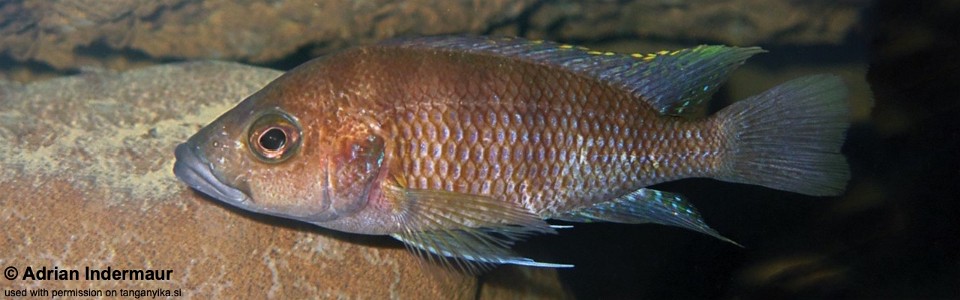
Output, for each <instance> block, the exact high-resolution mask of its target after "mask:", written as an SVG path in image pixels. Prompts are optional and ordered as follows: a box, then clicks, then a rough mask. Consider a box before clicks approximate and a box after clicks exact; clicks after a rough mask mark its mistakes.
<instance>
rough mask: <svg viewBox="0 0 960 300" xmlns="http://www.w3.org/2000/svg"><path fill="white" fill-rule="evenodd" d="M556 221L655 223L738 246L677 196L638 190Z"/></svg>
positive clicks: (567, 213) (571, 212) (558, 217)
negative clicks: (698, 233) (709, 224)
mask: <svg viewBox="0 0 960 300" xmlns="http://www.w3.org/2000/svg"><path fill="white" fill-rule="evenodd" d="M554 219H557V220H563V221H570V222H596V221H606V222H614V223H628V224H640V223H656V224H661V225H668V226H676V227H680V228H686V229H689V230H693V231H696V232H700V233H703V234H706V235H709V236H712V237H715V238H718V239H720V240H722V241H726V242H729V243H732V244H735V245H737V246H739V245H740V244H737V243H736V242H734V241H732V240H730V239H728V238H726V237H724V236H722V235H720V233H718V232H717V231H716V230H713V228H710V226H707V223H705V222H704V221H703V218H701V217H700V213H698V212H697V210H696V209H695V208H694V207H693V205H691V204H690V203H688V202H687V201H686V200H684V199H683V197H681V196H680V195H678V194H673V193H667V192H661V191H657V190H652V189H639V190H636V191H634V192H632V193H629V194H626V195H623V196H621V197H619V198H616V199H613V200H610V201H606V202H600V203H597V204H594V205H590V206H586V207H582V208H579V209H575V210H572V211H569V212H566V213H564V214H561V215H559V216H556V217H554Z"/></svg>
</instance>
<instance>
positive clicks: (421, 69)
mask: <svg viewBox="0 0 960 300" xmlns="http://www.w3.org/2000/svg"><path fill="white" fill-rule="evenodd" d="M762 51H763V50H761V49H759V48H735V47H725V46H699V47H696V48H690V49H683V50H677V51H669V52H668V51H661V52H658V53H654V54H646V55H640V54H632V55H624V54H616V53H610V52H596V51H590V50H588V49H585V48H581V47H574V46H569V45H559V44H555V43H550V42H543V41H527V40H522V39H517V38H487V37H427V38H415V39H406V40H394V41H388V42H384V43H381V44H378V45H372V46H365V47H359V48H354V49H349V50H345V51H342V52H340V53H337V54H333V55H330V56H328V57H326V58H321V59H315V60H312V61H310V62H307V63H305V64H303V65H301V66H299V67H297V68H295V69H294V70H292V71H290V72H288V73H286V74H285V75H283V76H281V77H280V78H278V79H276V80H275V81H273V82H272V83H270V84H269V85H267V86H266V87H264V88H263V89H262V90H260V91H259V92H257V93H255V94H254V95H252V96H250V97H249V98H247V99H246V100H244V101H243V102H241V103H240V104H239V105H237V107H235V108H233V109H232V110H230V111H228V112H227V113H225V114H224V115H223V116H221V117H219V118H218V119H217V120H215V121H214V122H213V123H211V124H210V125H208V126H207V127H205V128H203V129H202V130H201V131H200V132H198V133H197V134H196V135H194V136H193V137H191V138H190V139H189V140H188V141H187V142H185V143H183V144H181V145H179V146H178V147H177V150H176V156H177V161H176V165H175V167H174V173H176V175H177V177H179V178H180V179H181V180H183V181H184V182H186V183H187V184H189V185H190V186H192V187H193V188H195V189H197V190H199V191H201V192H203V193H205V194H207V195H209V196H211V197H213V198H216V199H218V200H220V201H224V202H227V203H229V204H231V205H235V206H237V207H241V208H244V209H246V210H249V211H253V212H258V213H264V214H270V215H275V216H280V217H285V218H291V219H296V220H301V221H304V222H309V223H312V224H316V225H318V226H322V227H326V228H330V229H335V230H340V231H346V232H352V233H362V234H377V235H390V236H392V237H394V238H396V239H398V240H400V241H403V242H404V243H406V244H407V245H408V246H409V247H410V248H411V249H413V250H414V251H416V252H417V253H418V254H420V255H421V256H424V257H428V258H430V259H435V258H437V257H435V256H434V255H438V256H439V257H447V258H450V259H452V261H453V262H455V263H457V264H458V265H459V266H460V267H462V268H465V269H473V268H475V267H479V266H485V265H491V264H519V265H529V266H546V267H562V266H569V265H562V264H550V263H541V262H536V261H533V260H531V259H528V258H523V257H520V256H518V255H516V254H514V253H513V252H512V251H510V249H509V248H510V246H511V245H512V244H513V243H514V242H516V241H518V240H521V239H523V238H525V237H527V236H529V235H531V234H537V233H552V232H555V231H554V228H556V227H551V225H549V224H548V223H546V222H545V221H544V220H546V219H556V220H566V221H573V222H592V221H609V222H620V223H658V224H664V225H672V226H679V227H683V228H687V229H691V230H695V231H698V232H702V233H705V234H708V235H711V236H714V237H717V238H720V239H723V240H727V239H726V238H724V237H722V236H720V235H719V234H718V233H717V232H716V231H714V230H713V229H711V228H709V227H708V226H707V225H706V224H705V223H704V222H703V220H702V219H701V218H700V216H699V214H698V213H697V212H696V211H695V210H694V208H693V207H692V206H691V205H690V204H689V203H687V202H686V201H685V200H684V199H683V198H681V197H680V196H679V195H677V194H672V193H667V192H660V191H655V190H651V189H647V188H645V187H647V186H650V185H653V184H657V183H661V182H665V181H671V180H677V179H681V178H690V177H707V178H714V179H718V180H723V181H729V182H739V183H747V184H756V185H762V186H765V187H769V188H774V189H779V190H785V191H791V192H797V193H802V194H807V195H814V196H828V195H837V194H839V193H841V192H842V191H843V189H844V187H845V185H846V181H847V180H848V178H849V171H848V167H847V164H846V160H845V158H844V157H843V156H842V155H841V154H840V147H841V145H842V143H843V139H844V131H845V130H846V128H847V127H848V126H849V122H848V114H849V108H848V104H847V102H846V100H845V98H846V89H845V87H844V85H843V83H842V82H841V81H840V80H839V79H838V78H837V77H835V76H831V75H814V76H809V77H804V78H800V79H796V80H793V81H790V82H787V83H784V84H782V85H780V86H777V87H774V88H773V89H770V90H769V91H767V92H764V93H762V94H760V95H757V96H754V97H751V98H749V99H745V100H743V101H740V102H737V103H734V104H733V105H730V106H729V107H726V108H724V109H723V110H721V111H720V112H718V113H716V114H715V115H713V116H710V117H705V118H704V117H697V115H698V114H696V113H695V112H696V111H702V110H703V109H702V107H703V106H704V105H703V104H704V103H705V102H707V100H708V99H709V98H710V97H711V96H712V95H713V93H714V92H715V91H716V90H717V86H718V85H720V84H721V83H722V82H723V81H725V80H726V78H727V77H728V74H729V73H730V72H731V71H733V70H734V69H735V68H736V67H738V66H739V65H741V64H742V63H743V62H744V61H745V60H746V59H747V58H748V57H750V56H752V55H754V54H756V53H760V52H762ZM727 241H729V240H727ZM441 261H444V262H447V263H451V262H450V260H446V259H441Z"/></svg>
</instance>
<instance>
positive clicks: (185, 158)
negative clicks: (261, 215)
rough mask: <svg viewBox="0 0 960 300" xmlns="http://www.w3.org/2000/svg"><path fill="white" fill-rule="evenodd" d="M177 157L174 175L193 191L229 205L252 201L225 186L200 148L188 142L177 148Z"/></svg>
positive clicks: (234, 189) (238, 191)
mask: <svg viewBox="0 0 960 300" xmlns="http://www.w3.org/2000/svg"><path fill="white" fill-rule="evenodd" d="M175 156H176V159H177V160H176V162H175V163H174V164H173V174H175V175H176V176H177V178H179V179H180V181H183V182H184V183H186V184H187V185H189V186H190V187H192V188H193V189H195V190H197V191H200V192H202V193H204V194H207V195H208V196H210V197H213V198H215V199H217V200H220V201H224V202H228V203H234V204H244V203H246V202H247V200H249V199H250V198H249V197H247V194H246V193H244V192H243V191H241V190H238V189H236V188H234V187H231V186H229V185H226V184H224V183H223V182H222V181H220V179H219V178H217V176H216V175H214V174H213V168H212V167H211V165H210V162H208V161H207V159H206V157H204V155H203V154H202V153H201V152H200V147H197V146H195V145H193V144H192V143H190V142H189V141H188V142H186V143H183V144H180V145H178V146H177V149H176V150H175Z"/></svg>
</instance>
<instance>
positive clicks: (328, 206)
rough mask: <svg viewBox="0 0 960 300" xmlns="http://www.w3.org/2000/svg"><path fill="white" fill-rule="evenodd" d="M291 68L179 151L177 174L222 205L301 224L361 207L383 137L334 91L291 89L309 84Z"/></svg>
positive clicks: (376, 176)
mask: <svg viewBox="0 0 960 300" xmlns="http://www.w3.org/2000/svg"><path fill="white" fill-rule="evenodd" d="M294 71H296V70H294ZM294 71H291V72H293V75H291V73H288V74H287V75H284V76H282V77H280V78H278V79H277V80H275V81H274V82H272V83H270V84H269V85H267V86H266V87H264V89H262V90H261V91H259V92H257V93H256V94H254V95H252V96H250V97H249V98H247V99H245V100H244V101H243V102H241V103H240V104H238V105H237V106H236V107H234V108H233V109H231V110H230V111H228V112H226V113H224V114H223V115H222V116H220V117H219V118H217V119H216V120H215V121H213V122H212V123H211V124H209V125H207V126H206V127H204V128H202V129H201V130H200V131H199V132H197V133H196V134H195V135H193V136H192V137H190V138H189V139H188V140H187V141H186V142H184V143H182V144H180V145H179V146H177V148H176V150H175V152H176V163H175V165H174V173H175V174H176V176H177V177H178V178H179V179H180V180H181V181H183V182H185V183H186V184H188V185H189V186H191V187H193V188H194V189H196V190H198V191H200V192H202V193H204V194H206V195H208V196H210V197H212V198H215V199H216V200H219V201H222V202H225V203H227V204H230V205H233V206H236V207H239V208H242V209H245V210H248V211H252V212H256V213H263V214H268V215H273V216H278V217H284V218H289V219H295V220H300V221H305V222H311V223H320V222H330V221H334V220H337V219H340V218H344V217H348V216H351V215H353V214H355V213H356V212H358V211H360V210H362V208H364V207H365V206H366V204H367V202H368V201H367V199H369V198H370V195H369V194H370V192H371V190H372V188H373V187H374V186H375V182H377V181H378V180H379V179H381V178H379V175H380V163H381V162H382V161H383V153H384V140H383V138H381V136H380V135H377V134H375V133H373V131H371V128H370V127H369V126H367V124H366V123H362V122H358V119H357V118H355V117H354V115H353V114H351V113H348V112H347V111H348V110H344V109H343V108H342V107H341V104H339V103H338V101H336V99H334V98H335V93H333V94H330V93H318V92H316V89H314V90H310V91H304V90H303V89H301V88H294V87H297V86H303V85H298V83H301V82H298V81H301V80H308V81H309V80H310V79H309V78H303V76H295V75H296V73H295V72H294ZM313 82H314V85H313V86H314V87H316V86H317V85H319V84H317V83H316V81H313ZM328 94H329V95H328Z"/></svg>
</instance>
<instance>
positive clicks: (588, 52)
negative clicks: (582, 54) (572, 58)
mask: <svg viewBox="0 0 960 300" xmlns="http://www.w3.org/2000/svg"><path fill="white" fill-rule="evenodd" d="M587 54H590V55H600V54H603V52H600V51H596V50H591V51H587Z"/></svg>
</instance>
